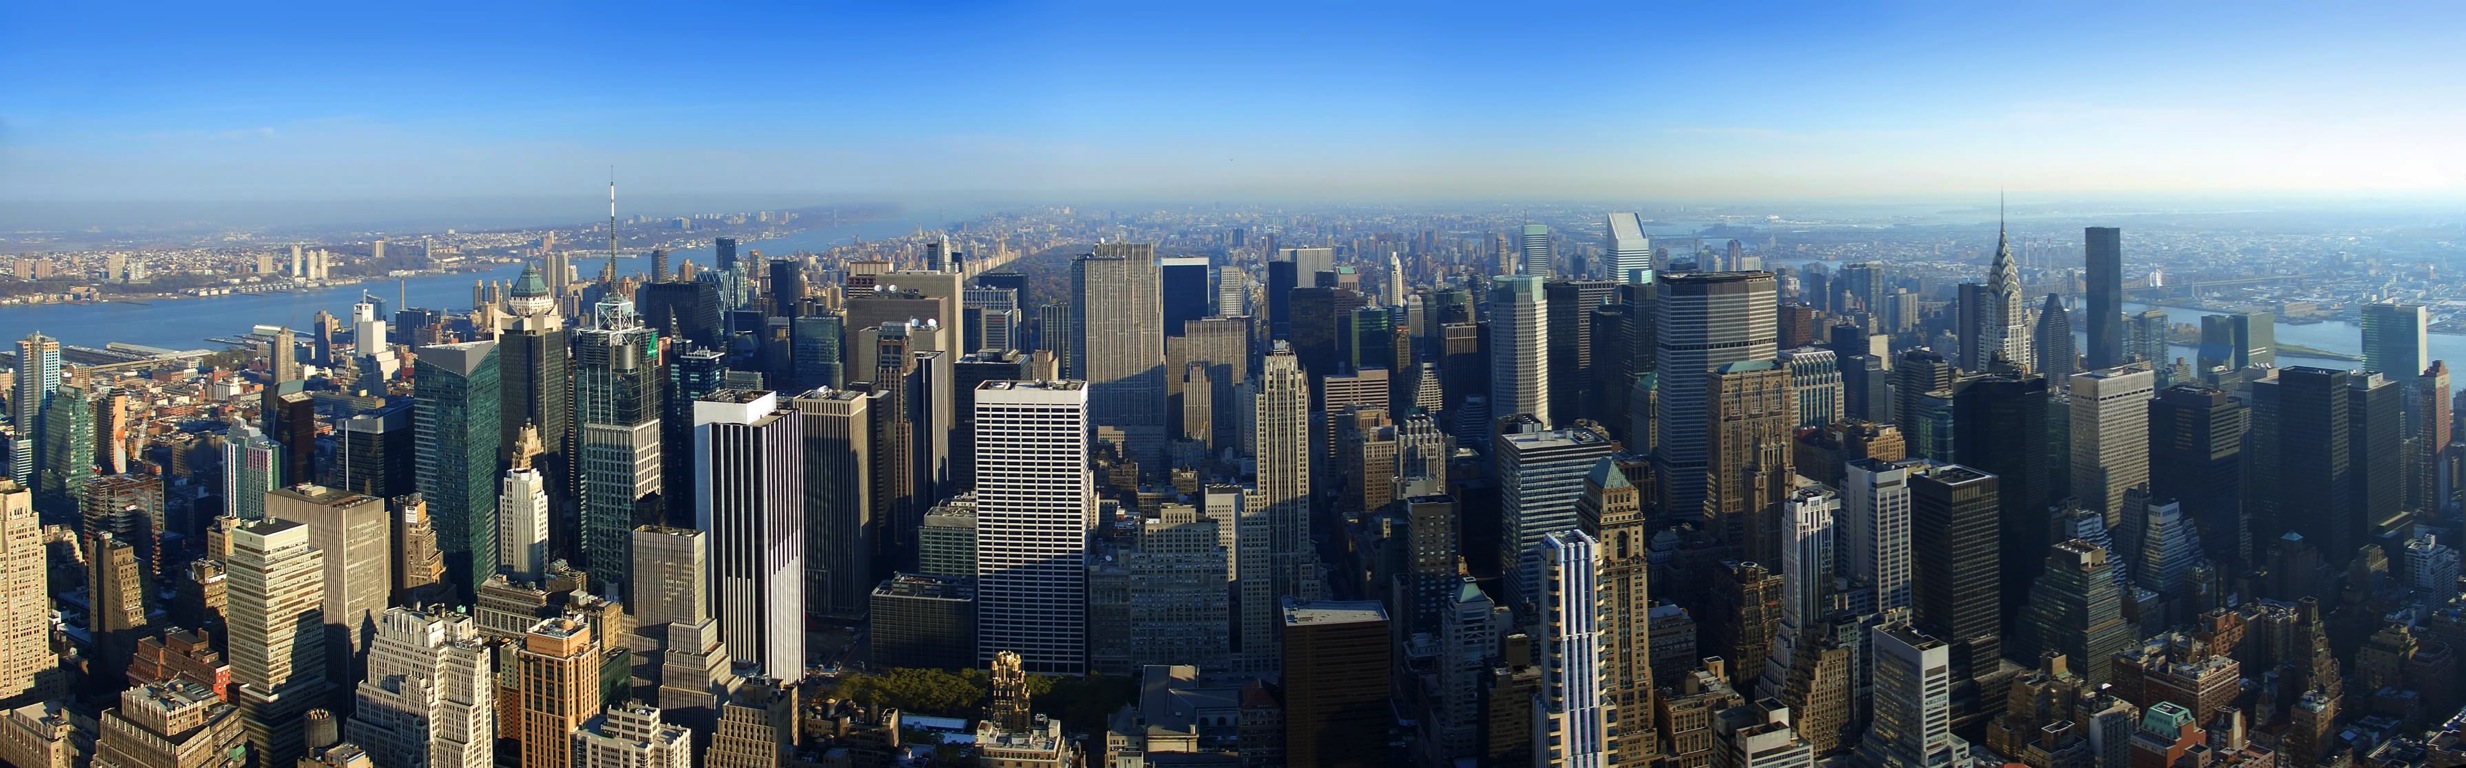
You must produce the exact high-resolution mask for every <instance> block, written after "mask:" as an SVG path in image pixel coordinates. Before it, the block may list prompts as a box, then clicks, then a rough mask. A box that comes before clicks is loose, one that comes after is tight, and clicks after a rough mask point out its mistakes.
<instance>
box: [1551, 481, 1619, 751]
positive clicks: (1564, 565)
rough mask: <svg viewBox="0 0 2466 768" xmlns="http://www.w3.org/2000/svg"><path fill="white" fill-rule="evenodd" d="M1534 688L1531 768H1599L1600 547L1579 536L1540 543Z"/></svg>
mask: <svg viewBox="0 0 2466 768" xmlns="http://www.w3.org/2000/svg"><path fill="white" fill-rule="evenodd" d="M1540 550H1541V551H1540V552H1539V553H1538V554H1539V556H1540V559H1541V562H1542V569H1541V570H1542V581H1543V583H1544V587H1543V595H1542V599H1541V617H1540V618H1541V654H1540V655H1541V658H1540V662H1541V688H1540V690H1538V691H1535V692H1534V694H1533V764H1534V765H1545V766H1568V767H1569V768H1601V767H1602V766H1607V765H1609V760H1610V737H1609V730H1610V722H1609V715H1608V713H1607V712H1606V711H1605V710H1604V709H1603V706H1602V677H1603V676H1604V674H1605V670H1607V669H1608V667H1607V666H1605V665H1603V664H1602V663H1601V598H1602V595H1603V592H1602V591H1601V589H1600V586H1601V584H1600V581H1601V548H1600V546H1599V545H1597V544H1595V543H1594V542H1593V537H1591V536H1587V535H1585V534H1584V532H1583V531H1575V530H1569V531H1559V532H1555V533H1550V534H1547V535H1544V536H1542V537H1541V546H1540Z"/></svg>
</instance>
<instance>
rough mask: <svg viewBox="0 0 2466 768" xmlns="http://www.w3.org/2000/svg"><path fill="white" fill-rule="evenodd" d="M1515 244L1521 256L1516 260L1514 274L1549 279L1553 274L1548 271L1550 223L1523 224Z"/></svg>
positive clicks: (1536, 278)
mask: <svg viewBox="0 0 2466 768" xmlns="http://www.w3.org/2000/svg"><path fill="white" fill-rule="evenodd" d="M1517 245H1518V247H1519V250H1520V255H1521V256H1522V257H1523V258H1521V259H1519V260H1518V261H1519V263H1518V264H1517V265H1516V274H1519V275H1523V276H1526V277H1530V278H1533V279H1535V280H1547V279H1549V278H1550V276H1551V275H1552V274H1553V273H1552V272H1551V271H1550V225H1547V224H1526V225H1524V234H1523V237H1522V238H1520V239H1519V240H1518V241H1517Z"/></svg>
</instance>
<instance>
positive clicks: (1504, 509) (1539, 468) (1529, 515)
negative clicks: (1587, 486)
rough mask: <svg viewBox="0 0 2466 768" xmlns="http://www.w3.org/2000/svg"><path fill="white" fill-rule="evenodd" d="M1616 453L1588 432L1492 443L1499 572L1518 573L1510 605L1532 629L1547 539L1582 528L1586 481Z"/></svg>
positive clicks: (1505, 437)
mask: <svg viewBox="0 0 2466 768" xmlns="http://www.w3.org/2000/svg"><path fill="white" fill-rule="evenodd" d="M1521 421H1523V424H1524V425H1525V426H1527V427H1530V426H1534V425H1536V422H1533V421H1530V420H1521ZM1510 428H1511V429H1513V428H1514V425H1510ZM1612 447H1613V446H1612V445H1611V443H1610V440H1609V438H1605V437H1602V436H1601V433H1598V432H1594V431H1592V430H1589V429H1559V430H1546V431H1545V430H1538V429H1535V430H1530V431H1522V432H1517V431H1510V432H1506V433H1502V434H1500V435H1498V437H1497V438H1496V439H1494V440H1492V441H1491V461H1492V463H1493V465H1494V466H1495V469H1496V472H1497V477H1498V497H1499V518H1500V523H1501V527H1502V531H1501V534H1500V536H1499V567H1501V568H1513V569H1514V570H1512V571H1510V572H1509V573H1508V574H1507V576H1508V577H1509V578H1507V579H1504V580H1505V581H1506V582H1507V587H1508V590H1507V595H1508V597H1507V602H1508V604H1509V607H1511V608H1513V609H1515V612H1516V617H1517V618H1518V619H1520V620H1523V621H1524V622H1526V623H1527V624H1528V625H1529V624H1530V623H1531V621H1532V620H1533V618H1534V611H1535V609H1536V608H1537V607H1538V606H1539V604H1540V603H1541V602H1542V600H1543V591H1542V578H1541V571H1542V562H1541V556H1540V553H1541V544H1542V537H1543V536H1546V535H1548V534H1552V533H1556V532H1559V531H1567V530H1576V529H1579V528H1581V527H1582V525H1583V524H1582V523H1581V522H1580V521H1579V520H1578V513H1577V511H1576V503H1577V502H1578V501H1579V500H1581V499H1582V498H1583V497H1584V478H1585V476H1586V475H1589V474H1591V472H1592V469H1593V465H1594V464H1597V463H1600V461H1601V459H1602V457H1605V456H1608V455H1610V452H1611V449H1612Z"/></svg>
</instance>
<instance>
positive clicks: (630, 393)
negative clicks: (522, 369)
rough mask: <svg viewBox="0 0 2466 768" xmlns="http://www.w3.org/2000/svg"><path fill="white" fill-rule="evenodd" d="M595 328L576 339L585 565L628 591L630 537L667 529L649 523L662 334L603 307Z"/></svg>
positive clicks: (656, 483)
mask: <svg viewBox="0 0 2466 768" xmlns="http://www.w3.org/2000/svg"><path fill="white" fill-rule="evenodd" d="M594 315H595V322H594V323H593V326H592V327H590V328H585V329H582V330H580V331H577V332H575V334H574V421H575V422H576V424H577V425H578V426H577V429H578V432H579V437H578V443H579V445H578V447H577V450H576V451H575V453H576V459H577V461H576V467H577V469H578V472H577V475H578V478H577V479H578V480H579V483H578V490H579V491H580V493H579V495H578V500H579V501H580V502H581V508H582V540H581V542H580V544H581V547H580V549H581V555H582V562H583V563H584V564H585V566H586V567H587V568H588V569H589V570H590V574H591V580H592V581H593V582H594V583H599V584H617V585H625V584H628V583H629V582H630V579H629V578H628V573H629V572H630V571H631V569H632V566H633V530H634V527H635V526H638V525H648V524H654V523H664V522H665V520H661V519H644V517H645V516H646V514H647V513H649V512H651V510H647V509H645V504H644V500H645V499H646V497H649V496H652V495H654V494H657V493H659V491H660V486H661V483H660V481H661V474H662V472H661V470H662V466H661V455H660V453H661V452H660V447H661V446H660V442H661V440H660V423H659V418H660V405H661V404H660V399H659V392H660V385H661V384H662V382H661V379H662V378H665V377H663V376H662V375H661V372H660V369H659V344H658V335H657V334H656V333H654V332H652V330H651V329H649V328H646V327H643V325H642V324H641V318H640V317H638V316H636V315H635V314H634V304H633V302H630V301H625V300H623V299H614V298H612V299H608V300H605V301H602V302H600V303H599V306H598V307H597V308H596V311H595V312H594Z"/></svg>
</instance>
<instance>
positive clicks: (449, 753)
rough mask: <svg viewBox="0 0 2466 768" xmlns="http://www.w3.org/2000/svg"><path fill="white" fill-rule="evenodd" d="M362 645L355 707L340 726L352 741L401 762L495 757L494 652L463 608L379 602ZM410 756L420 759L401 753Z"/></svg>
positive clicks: (467, 763) (462, 766) (442, 765)
mask: <svg viewBox="0 0 2466 768" xmlns="http://www.w3.org/2000/svg"><path fill="white" fill-rule="evenodd" d="M368 649H369V650H368V676H367V678H366V679H363V680H361V681H360V687H359V691H358V699H359V711H358V712H357V713H356V714H354V715H352V716H351V722H350V724H349V725H348V726H347V729H346V732H345V736H346V738H347V739H348V740H349V741H350V742H351V743H353V744H358V745H360V746H361V747H364V748H366V749H367V750H368V751H369V753H370V754H372V755H378V756H385V757H389V758H394V759H401V760H403V762H402V763H401V764H405V765H426V766H429V767H430V768H488V767H489V766H491V765H494V764H495V759H496V738H497V721H496V696H497V681H496V671H495V665H494V663H493V661H494V659H495V656H494V654H493V653H492V652H491V651H490V650H489V647H488V643H487V642H486V641H485V640H482V639H481V638H480V635H479V623H478V622H477V621H476V620H474V619H472V618H471V615H470V614H469V613H465V612H458V611H449V610H446V609H444V608H442V607H432V608H429V609H427V610H420V609H415V608H402V607H396V608H389V609H386V611H385V613H384V614H381V615H380V616H378V619H377V636H376V639H375V640H374V641H372V642H371V643H370V644H369V646H368ZM414 756H425V757H426V760H425V762H418V761H413V760H410V759H408V758H411V757H414ZM380 764H382V765H393V764H396V763H394V762H390V761H389V762H384V763H380Z"/></svg>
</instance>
